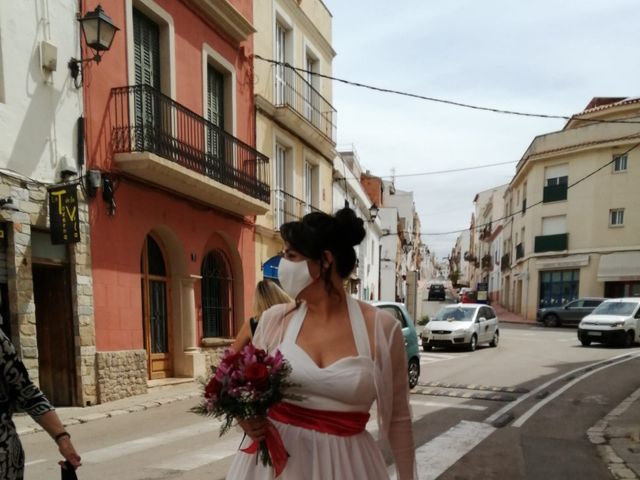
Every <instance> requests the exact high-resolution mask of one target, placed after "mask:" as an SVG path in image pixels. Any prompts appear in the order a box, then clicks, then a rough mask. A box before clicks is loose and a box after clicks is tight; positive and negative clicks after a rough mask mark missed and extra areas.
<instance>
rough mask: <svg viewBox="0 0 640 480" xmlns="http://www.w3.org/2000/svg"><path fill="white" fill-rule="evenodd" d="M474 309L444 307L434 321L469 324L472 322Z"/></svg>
mask: <svg viewBox="0 0 640 480" xmlns="http://www.w3.org/2000/svg"><path fill="white" fill-rule="evenodd" d="M475 311H476V309H475V307H473V308H470V307H445V308H443V309H441V310H440V311H439V312H438V313H437V315H436V318H434V320H444V321H457V322H469V321H471V320H473V314H474V313H475Z"/></svg>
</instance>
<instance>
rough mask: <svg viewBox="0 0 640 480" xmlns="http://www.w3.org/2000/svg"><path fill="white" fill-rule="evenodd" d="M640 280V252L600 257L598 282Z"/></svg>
mask: <svg viewBox="0 0 640 480" xmlns="http://www.w3.org/2000/svg"><path fill="white" fill-rule="evenodd" d="M632 280H640V251H635V252H616V253H608V254H606V255H602V256H601V257H600V264H599V265H598V281H600V282H628V281H632Z"/></svg>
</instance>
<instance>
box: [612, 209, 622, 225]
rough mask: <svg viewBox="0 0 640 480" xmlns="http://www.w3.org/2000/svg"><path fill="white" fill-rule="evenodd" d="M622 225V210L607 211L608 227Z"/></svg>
mask: <svg viewBox="0 0 640 480" xmlns="http://www.w3.org/2000/svg"><path fill="white" fill-rule="evenodd" d="M623 225H624V208H614V209H612V210H609V226H610V227H621V226H623Z"/></svg>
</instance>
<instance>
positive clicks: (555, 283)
mask: <svg viewBox="0 0 640 480" xmlns="http://www.w3.org/2000/svg"><path fill="white" fill-rule="evenodd" d="M579 287H580V270H555V271H548V272H540V302H539V303H540V308H544V307H555V306H559V305H564V304H565V303H568V302H571V301H573V300H575V299H577V298H578V290H579Z"/></svg>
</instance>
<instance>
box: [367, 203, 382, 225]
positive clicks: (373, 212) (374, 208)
mask: <svg viewBox="0 0 640 480" xmlns="http://www.w3.org/2000/svg"><path fill="white" fill-rule="evenodd" d="M379 211H380V209H379V208H378V206H377V205H376V204H375V203H372V204H371V206H370V207H369V221H370V222H373V221H374V220H375V219H376V217H377V216H378V212H379Z"/></svg>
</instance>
